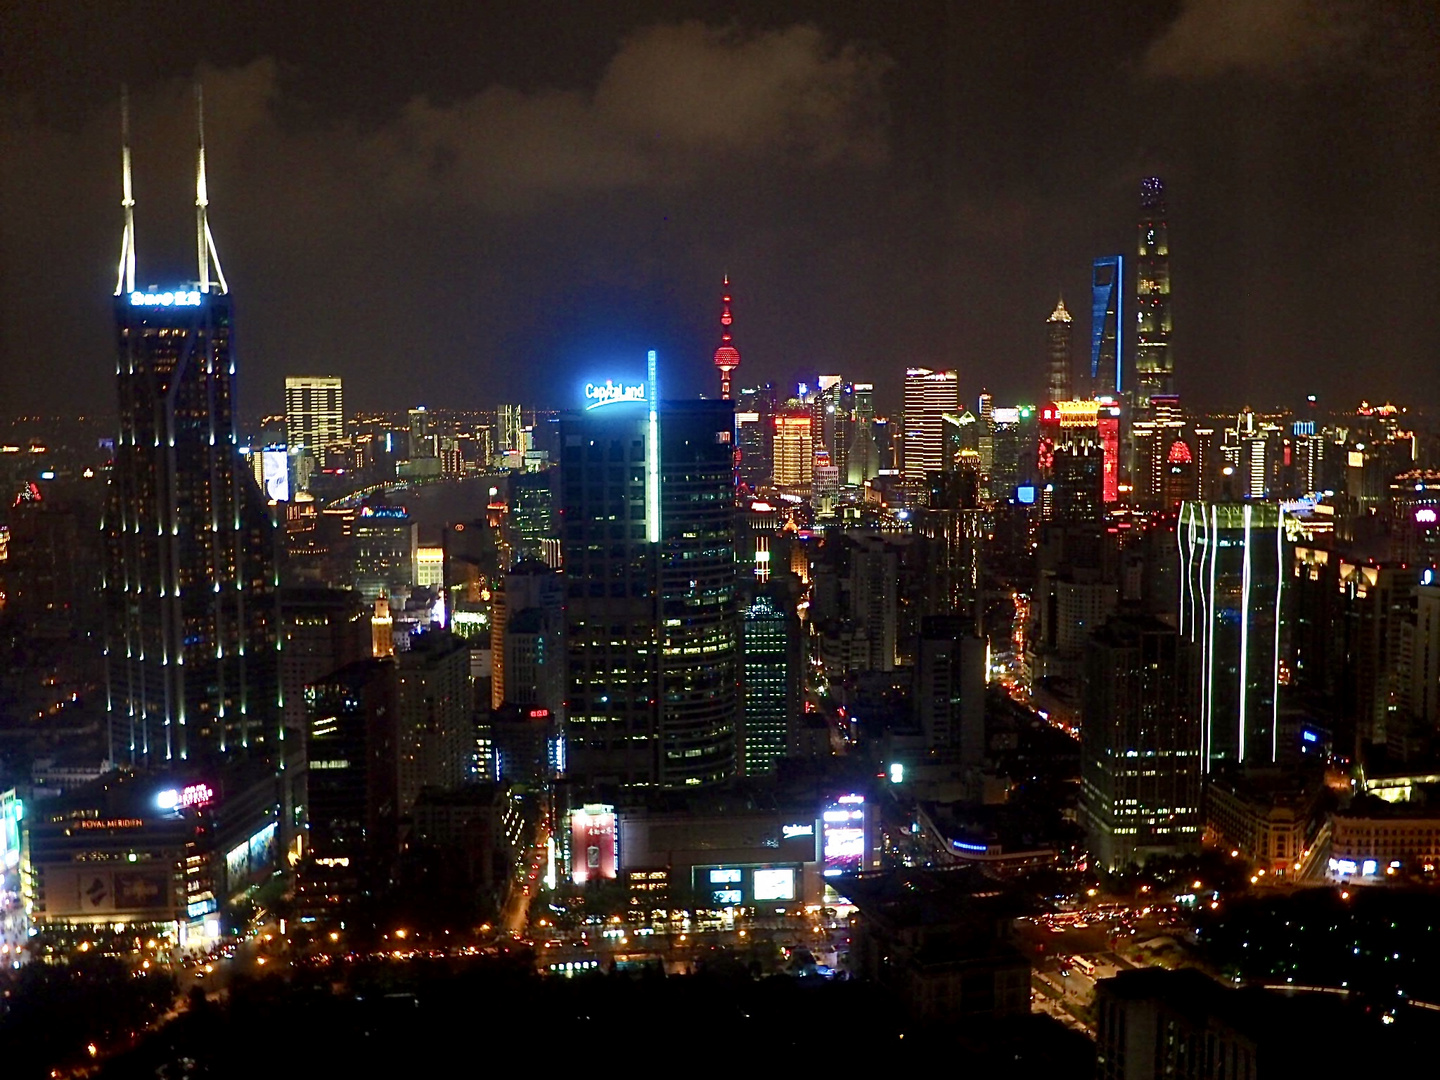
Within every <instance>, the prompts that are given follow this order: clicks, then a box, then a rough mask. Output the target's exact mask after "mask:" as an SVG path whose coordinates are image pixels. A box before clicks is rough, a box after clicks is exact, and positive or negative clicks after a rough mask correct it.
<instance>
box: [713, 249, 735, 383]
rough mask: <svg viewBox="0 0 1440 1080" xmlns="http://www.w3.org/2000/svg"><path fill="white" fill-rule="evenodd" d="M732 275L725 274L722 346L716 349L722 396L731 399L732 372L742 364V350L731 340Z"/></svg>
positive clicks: (721, 310)
mask: <svg viewBox="0 0 1440 1080" xmlns="http://www.w3.org/2000/svg"><path fill="white" fill-rule="evenodd" d="M734 321H735V316H734V315H732V314H731V313H730V275H729V274H726V275H725V292H724V294H723V295H722V296H721V298H720V347H719V348H718V349H716V350H715V366H716V367H717V368H719V369H720V398H721V400H722V401H729V400H730V373H731V372H732V371H734V370H735V369H736V368H737V367H739V366H740V350H739V349H737V348H735V345H734V344H733V343H732V342H731V340H730V324H731V323H732V322H734Z"/></svg>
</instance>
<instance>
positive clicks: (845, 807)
mask: <svg viewBox="0 0 1440 1080" xmlns="http://www.w3.org/2000/svg"><path fill="white" fill-rule="evenodd" d="M821 832H822V838H821V839H822V852H823V859H824V869H823V871H822V873H823V874H824V875H825V877H838V876H839V875H841V874H851V873H855V872H857V871H859V870H862V869H864V867H865V796H864V795H841V796H840V797H839V798H838V799H836V800H835V801H834V802H832V803H830V804H829V805H828V806H826V807H825V812H824V813H823V814H822V815H821Z"/></svg>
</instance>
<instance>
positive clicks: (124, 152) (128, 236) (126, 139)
mask: <svg viewBox="0 0 1440 1080" xmlns="http://www.w3.org/2000/svg"><path fill="white" fill-rule="evenodd" d="M120 173H121V178H122V180H121V182H122V183H123V184H124V192H125V194H124V197H123V198H122V199H121V200H120V205H121V206H122V207H124V209H125V232H124V234H123V235H122V236H121V238H120V267H119V270H118V272H117V273H116V275H115V295H116V296H124V295H125V294H127V293H132V292H134V291H135V196H134V194H133V192H132V191H131V186H130V88H129V87H127V86H125V85H124V84H123V83H122V84H121V86H120Z"/></svg>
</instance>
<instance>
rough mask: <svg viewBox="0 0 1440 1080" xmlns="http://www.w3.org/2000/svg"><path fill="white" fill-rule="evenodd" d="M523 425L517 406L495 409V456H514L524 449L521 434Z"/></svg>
mask: <svg viewBox="0 0 1440 1080" xmlns="http://www.w3.org/2000/svg"><path fill="white" fill-rule="evenodd" d="M524 430H525V423H524V421H523V420H522V419H521V415H520V406H519V405H499V406H497V407H496V409H495V436H496V441H497V445H496V447H495V452H496V454H514V453H519V452H521V451H523V450H524V449H525V447H524V439H523V438H522V433H523V432H524Z"/></svg>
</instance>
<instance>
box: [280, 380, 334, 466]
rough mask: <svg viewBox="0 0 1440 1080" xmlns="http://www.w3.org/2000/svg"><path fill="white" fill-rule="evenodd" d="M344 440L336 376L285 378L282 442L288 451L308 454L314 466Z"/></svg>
mask: <svg viewBox="0 0 1440 1080" xmlns="http://www.w3.org/2000/svg"><path fill="white" fill-rule="evenodd" d="M344 438H345V398H344V394H343V392H342V388H341V385H340V376H338V375H289V376H286V378H285V439H286V442H287V443H288V444H289V448H290V450H291V451H294V450H296V449H299V448H301V447H303V448H305V449H306V450H309V451H310V452H311V453H312V454H313V455H314V456H315V460H316V462H317V463H318V464H320V465H324V464H325V452H326V451H327V450H328V449H329V448H330V447H332V446H336V445H338V444H339V443H341V442H342V441H343V440H344Z"/></svg>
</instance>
